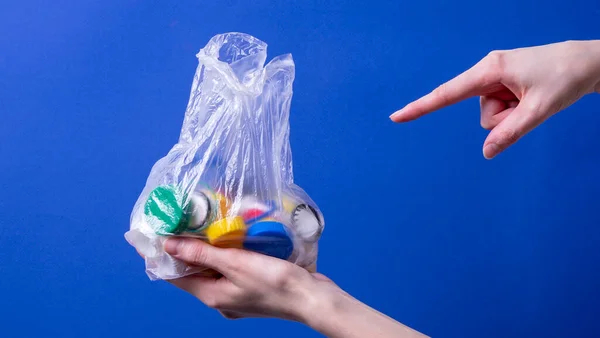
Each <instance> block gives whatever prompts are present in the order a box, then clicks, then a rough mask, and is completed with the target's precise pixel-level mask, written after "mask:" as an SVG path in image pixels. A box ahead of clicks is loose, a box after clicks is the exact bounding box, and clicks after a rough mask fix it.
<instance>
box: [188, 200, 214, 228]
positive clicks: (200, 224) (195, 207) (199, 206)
mask: <svg viewBox="0 0 600 338" xmlns="http://www.w3.org/2000/svg"><path fill="white" fill-rule="evenodd" d="M189 212H190V214H191V217H190V221H189V223H188V230H189V231H198V230H202V229H203V228H204V227H205V226H206V225H207V224H208V222H209V217H210V214H211V212H212V210H211V205H210V200H209V199H208V197H207V196H206V195H205V194H204V193H202V192H195V193H193V194H192V198H191V199H190V207H189Z"/></svg>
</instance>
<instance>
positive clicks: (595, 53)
mask: <svg viewBox="0 0 600 338" xmlns="http://www.w3.org/2000/svg"><path fill="white" fill-rule="evenodd" d="M589 43H590V45H591V50H592V57H593V58H594V60H595V67H594V72H595V76H596V86H595V87H594V90H595V91H596V93H598V94H600V40H593V41H590V42H589Z"/></svg>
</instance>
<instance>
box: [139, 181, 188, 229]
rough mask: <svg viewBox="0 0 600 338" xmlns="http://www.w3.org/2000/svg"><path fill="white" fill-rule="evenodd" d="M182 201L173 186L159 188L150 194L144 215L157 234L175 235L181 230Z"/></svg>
mask: <svg viewBox="0 0 600 338" xmlns="http://www.w3.org/2000/svg"><path fill="white" fill-rule="evenodd" d="M182 200H183V199H182V198H181V194H180V193H179V192H178V191H177V189H176V188H175V187H174V186H159V187H157V188H155V189H154V190H152V192H150V195H149V196H148V199H147V200H146V205H145V206H144V213H145V214H146V217H147V219H148V223H149V224H150V226H152V228H153V229H154V231H155V232H156V233H157V234H159V235H167V234H176V233H178V232H180V231H181V230H182V229H181V228H182V225H183V222H182V219H183V217H184V213H183V209H182V208H181V203H180V201H182Z"/></svg>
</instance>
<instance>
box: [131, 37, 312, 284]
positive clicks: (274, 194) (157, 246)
mask: <svg viewBox="0 0 600 338" xmlns="http://www.w3.org/2000/svg"><path fill="white" fill-rule="evenodd" d="M197 57H198V61H199V65H198V68H197V69H196V74H195V76H194V81H193V85H192V90H191V94H190V99H189V103H188V106H187V109H186V112H185V118H184V121H183V126H182V129H181V134H180V137H179V140H178V143H177V144H175V145H174V146H173V148H172V149H171V150H170V151H169V153H168V154H167V155H166V156H165V157H163V158H161V159H160V160H158V161H157V162H156V163H155V165H154V166H153V168H152V170H151V172H150V175H149V177H148V180H147V182H146V186H145V187H144V189H143V191H142V193H141V194H140V197H139V198H138V201H137V202H136V204H135V206H134V209H133V212H132V215H131V226H130V231H128V232H127V233H126V234H125V237H126V239H127V240H128V241H129V243H131V244H132V245H133V246H134V247H135V248H136V249H137V250H138V251H139V252H140V253H141V254H142V255H144V256H145V260H146V272H147V273H148V275H149V277H150V278H151V279H172V278H178V277H181V276H185V275H189V274H192V273H196V272H198V270H197V269H196V268H192V267H189V266H185V265H183V263H181V262H179V261H177V260H175V259H174V258H172V257H170V256H169V255H168V254H166V253H165V252H164V251H163V249H162V244H163V242H164V239H165V238H166V236H165V233H164V232H165V231H166V230H165V229H167V230H168V231H166V232H173V233H166V235H170V234H175V235H177V234H179V235H190V234H191V235H193V236H196V237H199V238H203V239H205V240H206V239H207V238H208V239H211V238H210V234H211V233H210V232H209V233H207V232H206V231H205V232H202V231H196V232H193V231H192V232H189V233H185V232H182V233H177V231H179V230H177V231H175V230H173V229H180V228H181V227H180V225H181V224H183V222H184V221H183V220H185V222H192V221H190V220H188V219H186V218H185V217H184V215H183V214H185V210H188V209H189V208H191V207H190V205H192V204H193V205H194V208H195V209H194V210H199V209H201V211H202V212H205V213H207V215H208V213H209V211H207V210H211V212H213V214H211V215H212V216H211V217H212V218H211V220H210V222H214V224H217V223H219V222H221V223H222V222H225V223H226V224H227V228H228V229H229V228H231V227H232V226H233V225H232V224H238V223H239V222H237V221H236V222H229V221H223V220H221V219H220V218H222V219H236V220H237V219H243V222H241V223H244V224H243V225H240V227H242V228H243V229H242V230H243V231H242V232H243V233H245V234H246V238H245V239H244V240H243V243H242V244H240V245H243V246H244V247H248V248H255V247H256V243H257V242H256V241H259V240H260V238H258V237H260V236H258V237H256V236H255V237H256V238H253V239H252V240H254V241H255V242H254V244H252V241H251V240H250V239H249V237H248V236H249V234H250V233H252V234H254V235H256V234H258V233H259V231H258V230H257V229H262V228H260V227H261V226H262V227H263V228H264V226H266V225H268V226H270V228H269V229H270V231H271V232H270V233H273V231H275V230H274V228H273V226H274V225H275V226H277V224H281V225H282V227H283V228H285V232H286V233H287V234H289V237H290V239H291V243H292V244H293V245H292V246H293V253H292V251H290V255H289V257H287V259H288V260H290V261H292V262H294V263H296V264H299V265H302V266H308V265H310V264H312V263H314V261H315V260H316V254H317V240H318V238H319V236H320V234H321V231H322V228H323V223H324V222H323V216H322V214H321V212H320V210H319V208H318V207H317V206H316V204H315V203H314V202H313V201H312V200H311V199H310V197H309V196H308V195H307V194H306V193H305V192H304V191H303V190H302V189H301V188H299V187H298V186H296V185H295V184H294V179H293V170H292V155H291V148H290V142H289V134H290V128H289V113H290V103H291V99H292V84H293V81H294V62H293V60H292V57H291V55H289V54H286V55H281V56H278V57H275V58H274V59H273V60H272V61H270V62H269V63H267V64H266V65H265V61H266V59H267V45H266V44H265V43H264V42H262V41H260V40H258V39H256V38H255V37H252V36H250V35H247V34H242V33H227V34H221V35H217V36H215V37H213V38H212V39H211V40H210V41H209V42H208V44H207V45H206V46H205V47H204V48H202V49H201V50H200V52H199V53H198V54H197ZM160 189H162V190H160ZM169 189H170V190H169ZM207 191H210V192H208V193H207ZM165 194H167V195H165ZM198 194H201V195H202V196H204V197H206V196H209V197H210V198H207V199H208V200H210V199H211V198H212V199H213V200H215V201H216V202H214V203H213V204H212V209H211V204H210V203H211V202H210V201H208V202H201V203H200V202H198V203H199V204H198V203H196V204H194V203H195V202H194V201H196V200H194V198H195V197H194V196H197V195H198ZM159 195H160V196H163V197H158V198H157V197H156V196H159ZM164 196H168V198H166V199H165V198H164ZM248 201H252V202H248ZM150 203H153V204H152V206H150V207H149V204H150ZM169 203H171V204H172V205H171V204H169ZM215 203H216V204H215ZM249 203H250V204H249ZM257 205H258V206H257ZM153 208H154V209H153ZM161 208H162V209H161ZM186 208H187V209H186ZM219 208H220V211H219V212H220V213H217V214H214V209H219ZM261 208H263V209H264V210H267V209H269V210H270V211H269V213H268V214H267V213H266V211H265V213H264V217H263V218H264V219H262V220H261V219H259V218H253V219H252V220H251V221H250V220H248V218H247V217H246V218H242V216H243V215H242V213H243V212H247V211H248V210H250V209H252V210H254V209H259V210H261ZM204 209H207V210H204ZM149 210H150V211H152V210H158V211H157V212H160V213H162V215H163V217H162V218H160V217H158V218H159V221H161V222H163V223H161V225H159V226H158V228H160V229H158V228H157V225H156V224H154V223H153V221H152V220H151V219H149V213H150V214H151V213H152V212H154V211H152V212H150V211H149ZM165 210H167V211H166V214H167V216H166V217H165V216H164V214H165ZM304 211H310V214H302V212H304ZM190 213H191V212H190ZM259 214H260V212H258V214H257V215H259ZM152 215H154V216H156V212H154V214H152ZM307 215H308V216H307ZM259 216H260V215H259ZM190 217H191V218H193V217H196V218H195V221H197V219H198V218H199V217H197V216H193V215H192V216H190ZM307 217H308V218H310V217H312V219H311V220H308V218H307ZM307 220H308V221H307ZM207 222H208V221H207ZM252 222H258V223H256V224H258V225H253V224H255V223H252ZM260 222H262V223H260ZM311 222H312V223H311ZM259 223H260V224H259ZM186 224H187V223H186ZM303 224H316V225H318V228H315V227H313V226H309V227H306V226H304V225H303ZM202 227H204V228H206V227H209V224H208V223H207V224H204V225H202ZM215 227H216V226H215ZM204 228H201V229H204ZM215 233H216V232H214V231H213V232H212V234H215ZM265 233H266V232H265ZM219 234H220V232H219ZM214 236H216V235H214ZM214 236H213V237H214ZM265 238H266V237H265ZM268 240H269V239H268V238H266V239H264V241H268ZM211 243H212V241H211ZM250 244H252V245H254V246H252V245H250ZM290 250H291V249H290ZM281 258H284V259H285V258H286V257H281Z"/></svg>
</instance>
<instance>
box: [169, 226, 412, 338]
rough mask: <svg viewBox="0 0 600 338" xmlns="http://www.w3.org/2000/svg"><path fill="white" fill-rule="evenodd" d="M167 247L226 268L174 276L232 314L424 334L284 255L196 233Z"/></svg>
mask: <svg viewBox="0 0 600 338" xmlns="http://www.w3.org/2000/svg"><path fill="white" fill-rule="evenodd" d="M165 251H166V252H167V253H169V254H170V255H171V256H173V257H175V258H177V259H179V260H181V261H183V262H186V263H187V264H190V265H196V266H201V267H205V268H207V269H212V270H215V271H217V272H219V273H221V274H222V277H219V278H215V277H208V276H200V275H192V276H187V277H183V278H179V279H175V280H170V281H169V282H170V283H172V284H174V285H175V286H177V287H179V288H181V289H183V290H185V291H187V292H189V293H191V294H192V295H194V296H195V297H197V298H198V299H199V300H200V301H202V302H203V303H204V304H206V305H207V306H209V307H211V308H214V309H217V310H219V311H220V312H221V313H222V314H223V315H224V316H225V317H227V318H230V319H236V318H243V317H275V318H281V319H287V320H294V321H298V322H301V323H303V324H306V325H308V326H310V327H312V328H313V329H315V330H317V331H319V332H321V333H322V334H324V335H326V336H327V337H332V338H359V337H360V338H363V337H373V338H377V337H379V338H384V337H397V338H404V337H424V336H423V335H422V334H420V333H418V332H416V331H414V330H412V329H410V328H408V327H406V326H404V325H402V324H400V323H398V322H397V321H395V320H393V319H391V318H389V317H387V316H385V315H383V314H381V313H379V312H377V311H375V310H373V309H372V308H370V307H368V306H366V305H365V304H363V303H361V302H359V301H357V300H356V299H354V298H352V297H351V296H350V295H348V294H347V293H345V292H344V291H343V290H342V289H340V288H339V287H338V286H337V285H335V284H334V283H333V282H332V281H331V280H329V279H328V278H327V277H325V276H323V275H321V274H318V273H311V272H309V271H307V270H305V269H303V268H301V267H299V266H297V265H294V264H292V263H290V262H287V261H284V260H280V259H276V258H272V257H268V256H264V255H261V254H258V253H254V252H250V251H245V250H240V249H224V248H217V247H213V246H211V245H209V244H206V243H204V242H203V241H201V240H198V239H191V238H169V239H168V240H167V241H166V242H165Z"/></svg>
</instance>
